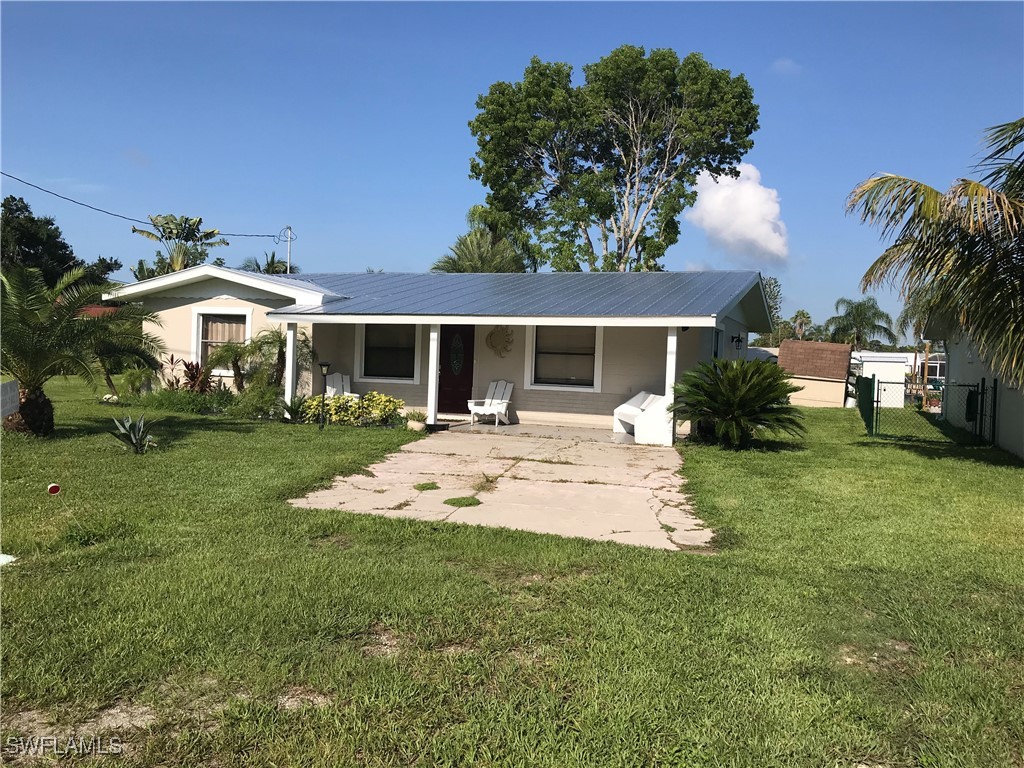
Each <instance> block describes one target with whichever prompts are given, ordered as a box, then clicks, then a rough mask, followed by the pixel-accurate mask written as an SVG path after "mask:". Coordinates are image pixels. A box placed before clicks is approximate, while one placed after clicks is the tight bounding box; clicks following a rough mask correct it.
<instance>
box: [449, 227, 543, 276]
mask: <svg viewBox="0 0 1024 768" xmlns="http://www.w3.org/2000/svg"><path fill="white" fill-rule="evenodd" d="M430 269H431V271H433V272H524V271H525V269H526V265H525V264H524V263H523V259H522V256H520V255H519V254H518V253H516V249H515V248H513V247H512V244H511V243H509V242H508V241H507V240H502V239H499V240H497V241H495V240H494V239H493V238H492V237H491V235H490V233H489V232H487V230H485V229H474V230H472V231H470V232H468V233H466V234H465V235H460V236H459V238H458V239H457V240H456V241H455V245H453V246H452V247H451V248H450V249H449V251H448V253H446V254H445V255H444V256H442V257H441V258H439V259H438V260H437V261H435V262H434V265H433V266H432V267H431V268H430Z"/></svg>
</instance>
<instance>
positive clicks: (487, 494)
mask: <svg viewBox="0 0 1024 768" xmlns="http://www.w3.org/2000/svg"><path fill="white" fill-rule="evenodd" d="M492 429H493V428H492V427H486V428H475V429H472V430H467V431H458V430H453V431H448V432H440V433H438V434H435V435H431V436H430V437H428V438H426V439H425V440H420V441H418V442H415V443H410V444H409V445H406V446H404V447H403V448H402V450H401V451H398V452H397V453H394V454H391V455H390V456H388V458H387V460H386V461H383V462H381V463H379V464H375V465H373V466H372V467H370V468H369V469H370V472H372V473H373V475H372V477H367V476H362V475H358V476H353V477H341V478H337V479H336V480H335V482H334V484H333V485H332V486H331V487H330V488H328V489H325V490H322V491H315V492H313V493H310V494H309V495H308V496H306V497H305V498H302V499H295V500H293V501H292V502H291V503H292V504H294V505H295V506H297V507H309V508H315V509H343V510H346V511H348V512H356V513H359V514H370V515H383V516H385V517H409V518H415V519H417V520H431V521H447V522H454V523H468V524H471V525H488V526H494V527H499V528H513V529H518V530H524V531H534V532H536V533H552V534H555V535H558V536H578V537H582V538H586V539H595V540H598V541H615V542H619V543H621V544H632V545H636V546H642V547H654V548H657V549H670V550H678V549H692V548H703V547H707V545H708V544H709V542H710V540H711V536H712V533H713V532H712V531H711V530H709V529H707V528H705V527H704V525H703V523H702V522H701V521H700V520H698V519H697V518H696V517H694V516H693V515H692V514H691V512H690V507H689V504H688V499H687V497H686V495H685V494H684V493H683V492H682V491H681V486H682V484H683V483H684V482H685V481H684V480H683V478H681V477H680V476H679V475H678V474H677V473H678V471H679V468H680V466H681V464H682V462H681V461H680V458H679V454H678V453H677V452H676V451H675V450H673V449H671V448H656V447H648V446H638V445H620V444H615V443H613V442H611V437H610V433H608V432H605V431H601V430H583V429H562V428H554V427H548V428H535V429H533V430H532V431H531V430H529V429H528V428H523V427H517V426H513V427H510V428H509V427H503V428H502V429H501V430H499V431H498V432H497V433H495V432H493V431H492ZM427 483H436V484H437V486H438V488H437V489H436V490H416V487H415V486H417V485H420V486H422V485H423V484H427ZM456 497H473V498H476V499H478V500H479V502H480V504H479V505H478V506H464V507H456V506H452V505H449V504H446V503H445V501H446V500H449V499H452V498H456Z"/></svg>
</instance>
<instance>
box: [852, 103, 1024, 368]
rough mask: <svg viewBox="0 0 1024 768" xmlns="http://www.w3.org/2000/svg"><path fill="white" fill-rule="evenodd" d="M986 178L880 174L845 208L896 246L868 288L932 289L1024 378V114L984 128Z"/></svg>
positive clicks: (989, 354) (872, 271)
mask: <svg viewBox="0 0 1024 768" xmlns="http://www.w3.org/2000/svg"><path fill="white" fill-rule="evenodd" d="M986 141H987V143H988V148H989V154H988V155H987V156H986V157H985V158H984V159H983V160H982V161H981V162H980V163H979V164H978V166H977V170H979V171H981V172H982V173H983V174H984V175H983V176H982V178H981V179H980V180H979V181H974V180H971V179H958V180H957V181H956V182H954V184H953V185H952V186H951V187H950V188H949V189H948V190H947V191H946V192H940V191H939V190H937V189H935V188H933V187H930V186H928V185H927V184H923V183H921V182H919V181H915V180H913V179H909V178H906V177H904V176H896V175H893V174H883V175H880V176H875V177H872V178H870V179H867V180H866V181H863V182H861V183H860V184H859V185H857V187H856V188H855V189H854V190H853V192H852V193H851V194H850V198H849V200H848V204H847V210H848V211H850V212H854V211H856V212H859V214H860V218H861V220H862V221H864V222H867V223H869V224H875V225H878V226H879V227H880V228H881V231H882V237H883V238H888V237H890V236H892V237H894V242H893V244H892V245H890V246H889V247H888V248H886V249H885V251H884V252H883V253H882V255H881V256H879V257H878V259H877V260H876V261H875V263H874V264H872V265H871V267H870V268H869V269H868V271H867V272H866V273H865V274H864V278H863V281H862V287H863V288H864V289H868V288H871V287H874V286H878V285H881V284H883V283H889V284H898V285H899V286H900V290H901V292H902V294H903V296H904V297H909V296H910V295H912V294H913V293H914V292H915V291H918V290H924V291H929V290H931V291H934V292H935V295H936V303H937V304H938V305H939V306H941V307H942V308H943V311H944V312H946V313H948V314H949V315H950V316H951V318H952V319H953V320H954V321H955V322H957V323H959V325H960V327H961V328H962V329H963V330H964V331H965V332H966V333H967V334H968V335H969V336H970V338H971V340H972V341H973V342H974V343H975V344H977V346H978V348H979V351H980V352H981V354H982V355H984V356H985V357H986V358H988V359H989V360H991V362H992V367H993V368H994V369H995V370H996V372H997V373H998V374H999V375H1000V376H1001V377H1003V378H1004V379H1007V380H1009V381H1011V382H1015V383H1017V384H1020V383H1022V382H1024V237H1022V227H1024V118H1020V119H1019V120H1015V121H1013V122H1010V123H1004V124H1002V125H997V126H994V127H992V128H990V129H988V131H987V133H986Z"/></svg>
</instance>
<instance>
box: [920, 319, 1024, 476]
mask: <svg viewBox="0 0 1024 768" xmlns="http://www.w3.org/2000/svg"><path fill="white" fill-rule="evenodd" d="M925 334H926V336H927V338H929V339H943V340H944V341H945V345H946V366H947V369H946V382H945V383H946V386H947V387H951V386H958V385H961V386H962V385H974V386H976V387H977V391H978V392H979V396H980V395H981V393H982V392H984V396H983V398H982V401H981V403H980V405H979V409H978V410H979V413H978V418H980V419H981V420H982V421H981V424H979V425H978V426H977V428H978V433H979V434H980V435H981V436H982V437H984V438H986V439H988V440H991V441H992V442H993V443H994V444H995V445H998V446H999V447H1000V448H1003V449H1005V450H1007V451H1009V452H1010V453H1014V454H1016V455H1017V456H1021V457H1024V391H1022V387H1024V382H1013V381H1005V380H1000V379H999V377H997V376H996V375H995V373H994V372H993V371H992V369H991V368H990V367H989V365H988V363H987V362H986V361H985V360H984V359H983V358H982V357H981V356H980V355H979V354H978V350H977V348H976V347H975V346H974V344H972V343H971V340H970V339H969V338H968V337H967V336H965V335H964V334H963V333H962V331H961V330H960V329H959V327H958V326H957V325H956V324H955V323H954V322H952V321H949V320H944V319H933V320H932V321H931V322H929V323H928V326H927V327H926V328H925ZM951 402H953V401H952V400H951V399H950V398H947V397H944V398H943V400H942V408H943V417H944V418H945V419H946V421H948V422H949V423H950V424H952V425H954V426H957V427H961V428H964V429H968V430H971V429H972V428H973V425H970V424H968V423H967V421H966V413H965V412H963V411H961V409H960V408H954V407H952V406H950V403H951ZM947 406H950V407H947Z"/></svg>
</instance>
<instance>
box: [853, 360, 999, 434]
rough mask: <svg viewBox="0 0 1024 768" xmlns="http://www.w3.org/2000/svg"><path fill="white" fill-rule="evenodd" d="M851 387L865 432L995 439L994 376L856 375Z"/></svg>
mask: <svg viewBox="0 0 1024 768" xmlns="http://www.w3.org/2000/svg"><path fill="white" fill-rule="evenodd" d="M856 386H857V404H858V407H859V408H860V411H861V416H862V417H863V419H864V423H865V425H866V426H867V429H868V434H870V435H877V436H879V437H890V438H909V439H913V440H926V441H927V440H934V441H938V442H948V441H949V440H953V441H954V442H957V443H965V444H979V443H988V444H991V443H993V442H995V438H996V434H995V430H996V418H995V416H996V405H997V398H998V381H997V380H995V379H992V380H990V381H986V380H985V379H982V380H981V382H980V383H978V384H957V383H951V384H935V383H928V384H916V383H913V382H910V381H875V380H874V377H871V378H870V379H868V378H865V377H863V376H861V377H858V378H857V384H856ZM868 393H871V394H872V395H873V396H869V394H868Z"/></svg>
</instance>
